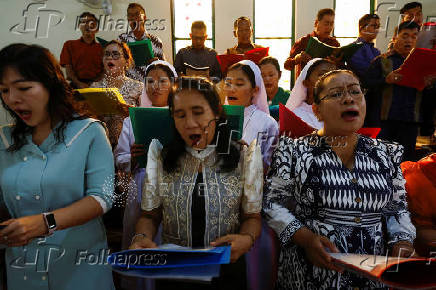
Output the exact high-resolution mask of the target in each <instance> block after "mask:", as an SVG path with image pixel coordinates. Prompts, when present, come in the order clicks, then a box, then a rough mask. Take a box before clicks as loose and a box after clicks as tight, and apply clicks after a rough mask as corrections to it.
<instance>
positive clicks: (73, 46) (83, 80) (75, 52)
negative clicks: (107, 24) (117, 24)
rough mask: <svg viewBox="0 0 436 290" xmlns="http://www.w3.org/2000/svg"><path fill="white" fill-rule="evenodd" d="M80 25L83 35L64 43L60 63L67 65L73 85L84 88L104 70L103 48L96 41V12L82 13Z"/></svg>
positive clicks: (67, 71) (68, 76)
mask: <svg viewBox="0 0 436 290" xmlns="http://www.w3.org/2000/svg"><path fill="white" fill-rule="evenodd" d="M79 26H80V31H81V32H82V37H80V38H79V39H77V40H68V41H66V42H65V43H64V47H63V48H62V52H61V57H60V64H61V66H62V67H65V70H66V74H67V78H68V79H69V80H71V85H72V86H73V87H74V88H78V89H83V88H87V87H89V85H90V84H91V83H92V82H94V81H95V80H96V79H98V78H99V76H100V75H101V73H102V72H103V63H102V58H103V49H102V47H101V45H100V44H99V43H98V42H96V41H95V34H96V33H97V31H98V20H97V17H95V15H94V14H92V13H89V12H84V13H82V14H81V15H80V16H79Z"/></svg>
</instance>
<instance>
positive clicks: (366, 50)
mask: <svg viewBox="0 0 436 290" xmlns="http://www.w3.org/2000/svg"><path fill="white" fill-rule="evenodd" d="M358 42H362V43H363V46H362V47H361V48H360V49H359V50H358V51H356V53H355V54H354V55H353V56H352V57H351V58H350V60H349V61H347V65H348V66H349V68H350V69H351V70H352V71H353V72H354V73H356V74H357V75H358V76H359V77H360V78H362V76H363V75H364V74H365V72H366V70H367V69H368V67H369V65H370V64H371V61H372V60H373V59H374V58H376V57H377V56H379V55H380V50H378V49H377V48H375V47H374V43H372V42H366V41H365V40H363V39H362V38H360V37H359V38H357V40H356V41H355V42H354V43H358Z"/></svg>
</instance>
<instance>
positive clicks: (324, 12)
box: [316, 8, 335, 21]
mask: <svg viewBox="0 0 436 290" xmlns="http://www.w3.org/2000/svg"><path fill="white" fill-rule="evenodd" d="M325 15H333V16H335V10H333V9H331V8H324V9H321V10H319V11H318V13H317V14H316V19H317V20H318V21H321V20H322V18H323V17H324V16H325Z"/></svg>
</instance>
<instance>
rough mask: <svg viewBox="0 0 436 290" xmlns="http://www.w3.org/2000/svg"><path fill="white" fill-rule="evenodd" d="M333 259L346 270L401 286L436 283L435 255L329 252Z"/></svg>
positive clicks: (403, 287) (432, 285) (420, 286)
mask: <svg viewBox="0 0 436 290" xmlns="http://www.w3.org/2000/svg"><path fill="white" fill-rule="evenodd" d="M330 255H331V256H332V258H333V259H332V260H333V263H334V264H336V265H337V266H339V267H341V268H343V269H344V270H346V271H351V272H354V273H356V274H358V275H361V276H364V277H367V278H369V279H371V280H375V281H380V282H382V283H383V284H385V285H387V286H391V287H395V288H401V289H429V288H431V289H433V288H435V287H436V258H399V257H388V256H375V255H359V254H344V253H330Z"/></svg>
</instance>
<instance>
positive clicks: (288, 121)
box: [279, 104, 381, 138]
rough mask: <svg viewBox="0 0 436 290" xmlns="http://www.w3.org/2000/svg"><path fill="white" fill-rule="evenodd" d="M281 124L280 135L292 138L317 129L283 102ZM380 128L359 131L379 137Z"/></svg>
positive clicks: (280, 106) (280, 105)
mask: <svg viewBox="0 0 436 290" xmlns="http://www.w3.org/2000/svg"><path fill="white" fill-rule="evenodd" d="M279 125H280V126H279V127H280V135H286V136H288V137H291V138H299V137H301V136H305V135H308V134H310V133H312V132H313V131H315V128H313V127H311V126H309V124H307V123H306V122H304V121H303V120H302V119H301V118H300V117H298V116H297V115H295V114H294V113H293V112H292V111H290V110H289V109H288V108H287V107H286V106H285V105H283V104H279ZM380 130H381V129H380V128H360V129H359V130H358V131H357V133H358V134H361V135H364V136H367V137H370V138H377V135H378V133H380Z"/></svg>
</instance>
